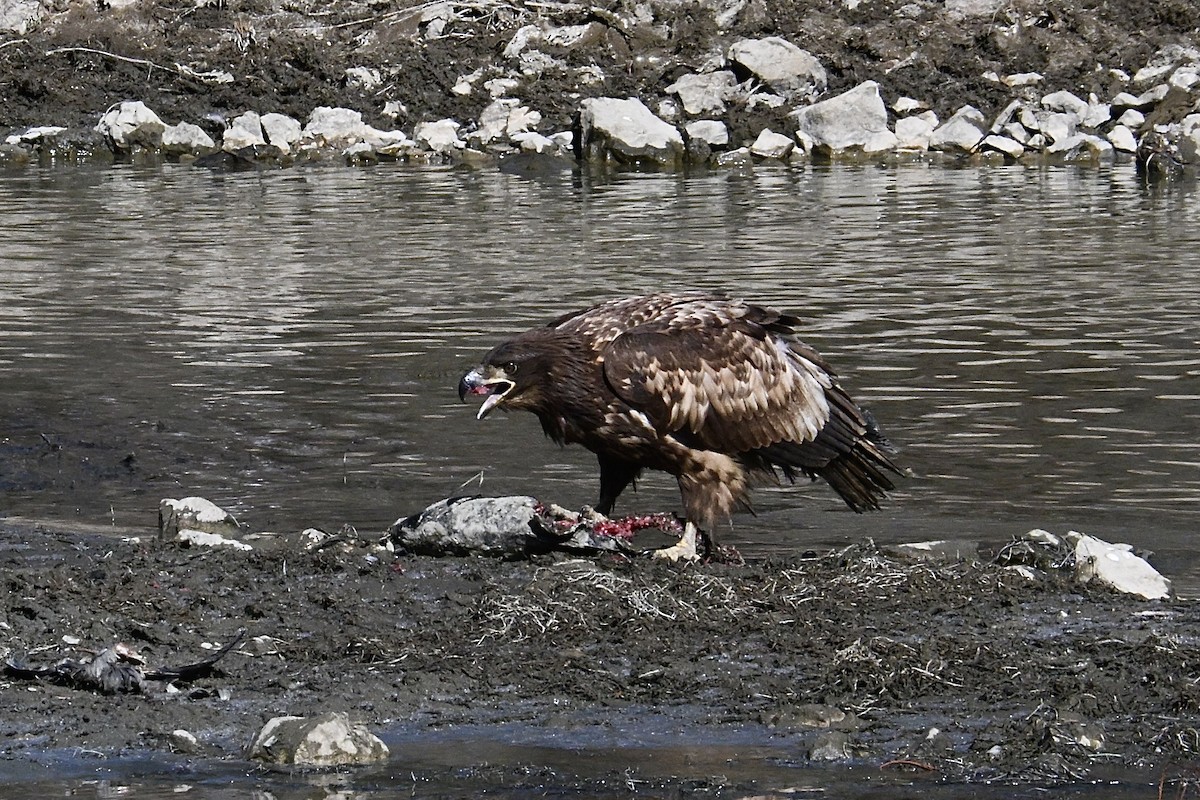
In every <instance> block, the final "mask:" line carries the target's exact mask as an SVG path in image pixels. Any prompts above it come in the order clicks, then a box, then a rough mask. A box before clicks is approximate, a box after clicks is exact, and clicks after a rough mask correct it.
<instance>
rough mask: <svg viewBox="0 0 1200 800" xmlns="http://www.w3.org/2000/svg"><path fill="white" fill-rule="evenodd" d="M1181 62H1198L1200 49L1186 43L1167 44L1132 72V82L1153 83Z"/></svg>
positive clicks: (1138, 83)
mask: <svg viewBox="0 0 1200 800" xmlns="http://www.w3.org/2000/svg"><path fill="white" fill-rule="evenodd" d="M1181 64H1200V50H1197V49H1196V48H1195V47H1190V46H1187V45H1179V44H1169V45H1167V46H1166V47H1164V48H1162V49H1161V50H1159V51H1158V52H1157V53H1155V54H1154V55H1153V56H1151V57H1150V60H1149V61H1148V62H1147V63H1146V66H1144V67H1142V68H1141V69H1139V70H1138V71H1137V72H1136V73H1134V75H1133V83H1134V85H1137V86H1145V85H1147V84H1150V83H1154V82H1155V81H1158V80H1161V79H1163V78H1165V77H1166V76H1168V75H1169V74H1171V73H1172V72H1173V71H1174V70H1175V69H1176V68H1177V67H1178V66H1180V65H1181Z"/></svg>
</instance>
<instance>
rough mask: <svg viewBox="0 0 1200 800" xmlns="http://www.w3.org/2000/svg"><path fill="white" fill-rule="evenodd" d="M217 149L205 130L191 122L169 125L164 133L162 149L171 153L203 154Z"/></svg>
mask: <svg viewBox="0 0 1200 800" xmlns="http://www.w3.org/2000/svg"><path fill="white" fill-rule="evenodd" d="M216 147H217V143H216V142H214V141H213V140H212V137H211V136H209V135H208V134H207V133H205V131H204V129H203V128H201V127H200V126H199V125H193V124H192V123H190V122H181V123H179V124H178V125H168V126H167V127H166V128H164V129H163V132H162V149H163V150H165V151H167V152H169V153H203V152H207V151H211V150H215V149H216Z"/></svg>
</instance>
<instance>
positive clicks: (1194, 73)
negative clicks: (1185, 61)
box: [1167, 64, 1200, 92]
mask: <svg viewBox="0 0 1200 800" xmlns="http://www.w3.org/2000/svg"><path fill="white" fill-rule="evenodd" d="M1197 83H1200V71H1198V68H1197V66H1196V65H1195V64H1189V65H1188V66H1186V67H1180V68H1179V69H1177V70H1175V71H1174V72H1172V73H1171V77H1170V78H1169V79H1168V80H1167V85H1168V86H1173V87H1175V88H1176V89H1183V90H1184V91H1185V92H1190V91H1191V90H1192V87H1193V86H1195V85H1196V84H1197Z"/></svg>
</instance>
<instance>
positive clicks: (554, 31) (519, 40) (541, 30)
mask: <svg viewBox="0 0 1200 800" xmlns="http://www.w3.org/2000/svg"><path fill="white" fill-rule="evenodd" d="M603 33H604V25H602V24H601V23H599V22H588V23H585V24H583V25H563V26H561V27H555V26H552V25H547V26H545V27H541V26H538V25H525V26H523V27H521V28H518V29H517V32H516V33H515V34H513V38H512V39H510V40H509V41H508V44H507V45H505V47H504V52H503V55H504V57H505V58H517V57H518V56H521V55H522V54H524V53H525V51H526V50H528V49H529V48H530V47H531V46H533V45H538V44H542V43H545V44H549V45H553V46H555V47H568V48H569V47H574V46H575V45H578V44H580V43H581V42H583V41H584V40H585V39H590V38H593V37H597V36H601V35H603Z"/></svg>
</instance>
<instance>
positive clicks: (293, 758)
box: [246, 712, 388, 767]
mask: <svg viewBox="0 0 1200 800" xmlns="http://www.w3.org/2000/svg"><path fill="white" fill-rule="evenodd" d="M246 756H247V758H250V759H254V760H258V761H266V762H268V763H271V764H295V765H304V766H313V767H336V766H344V765H349V764H373V763H377V762H380V761H386V760H387V757H388V747H387V745H386V744H384V743H383V742H382V741H381V740H380V739H379V737H378V736H376V735H375V734H373V733H371V732H370V731H369V730H367V729H366V728H365V727H364V726H362V725H358V724H355V723H353V722H351V721H350V717H349V716H348V715H347V714H344V713H341V712H331V713H328V714H322V715H321V716H319V717H275V718H274V719H272V720H270V721H269V722H268V723H267V724H266V725H264V726H263V728H262V730H261V731H259V733H258V736H256V737H255V738H254V742H253V743H252V744H251V745H250V748H249V749H248V751H247V753H246Z"/></svg>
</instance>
